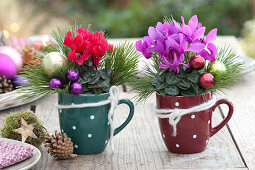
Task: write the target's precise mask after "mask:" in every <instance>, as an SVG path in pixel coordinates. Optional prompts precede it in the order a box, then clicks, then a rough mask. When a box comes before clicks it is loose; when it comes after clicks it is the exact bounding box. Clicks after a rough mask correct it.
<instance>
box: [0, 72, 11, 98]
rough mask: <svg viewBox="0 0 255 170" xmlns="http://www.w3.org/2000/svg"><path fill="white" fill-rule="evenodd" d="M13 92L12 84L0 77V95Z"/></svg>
mask: <svg viewBox="0 0 255 170" xmlns="http://www.w3.org/2000/svg"><path fill="white" fill-rule="evenodd" d="M10 91H13V83H12V81H11V80H7V79H6V78H5V77H1V76H0V94H2V93H7V92H10Z"/></svg>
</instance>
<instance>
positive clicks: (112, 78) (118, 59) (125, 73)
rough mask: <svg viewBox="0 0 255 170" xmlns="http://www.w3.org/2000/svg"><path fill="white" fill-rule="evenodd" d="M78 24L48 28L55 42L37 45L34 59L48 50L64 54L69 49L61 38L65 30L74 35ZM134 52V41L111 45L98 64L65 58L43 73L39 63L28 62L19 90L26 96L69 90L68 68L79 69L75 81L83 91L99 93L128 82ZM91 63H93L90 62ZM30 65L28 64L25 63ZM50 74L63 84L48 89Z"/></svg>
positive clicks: (133, 66)
mask: <svg viewBox="0 0 255 170" xmlns="http://www.w3.org/2000/svg"><path fill="white" fill-rule="evenodd" d="M79 27H80V26H77V25H75V26H66V28H65V29H63V30H62V29H60V28H57V31H53V32H52V36H53V38H54V39H55V41H56V42H54V41H50V42H48V43H47V46H43V47H42V48H41V49H40V53H39V55H38V56H36V57H37V58H38V60H40V61H42V60H43V57H44V56H45V55H46V54H48V53H50V52H61V53H63V54H64V55H65V56H66V57H67V56H68V53H69V52H70V51H71V49H70V48H69V47H68V46H66V45H63V43H64V38H65V36H66V34H67V32H68V31H69V30H71V32H72V33H73V36H77V33H76V31H77V30H78V28H79ZM139 56H140V54H138V52H137V51H136V50H135V46H134V44H131V43H127V42H126V43H124V44H119V45H117V46H116V47H114V50H113V51H108V52H106V53H105V55H104V56H103V58H102V60H101V62H100V64H99V68H96V67H95V66H94V65H91V62H90V61H89V60H88V61H86V62H84V64H83V65H78V64H77V63H75V62H73V61H72V60H69V59H68V60H67V62H68V66H67V67H64V68H62V69H61V70H58V71H56V72H55V73H54V75H52V76H50V75H47V74H46V73H45V72H44V70H43V67H42V66H41V65H39V64H33V66H32V67H31V65H32V63H31V65H28V66H27V67H25V68H24V69H23V72H22V74H24V75H25V77H27V78H28V80H29V84H28V85H25V86H23V87H21V88H20V89H19V91H20V92H21V93H27V96H26V98H31V97H35V96H38V95H42V94H50V93H60V92H62V93H69V92H70V85H71V82H69V81H68V80H67V77H66V75H67V72H68V71H69V70H71V69H76V70H78V71H79V75H80V79H79V82H80V83H81V84H82V86H83V88H84V89H83V93H93V94H100V93H104V92H108V91H109V88H110V87H111V86H113V85H121V84H124V83H127V82H130V81H131V80H132V79H133V78H134V77H135V76H136V75H137V73H138V61H139ZM94 64H95V63H94ZM29 66H30V67H29ZM52 78H59V79H60V80H61V81H62V82H63V84H64V85H65V86H64V88H58V89H54V90H51V89H50V87H49V81H50V80H51V79H52Z"/></svg>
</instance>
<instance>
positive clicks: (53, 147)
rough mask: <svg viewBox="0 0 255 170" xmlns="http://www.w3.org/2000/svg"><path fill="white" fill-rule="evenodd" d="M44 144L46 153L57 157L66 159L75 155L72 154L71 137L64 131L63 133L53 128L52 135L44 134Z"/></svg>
mask: <svg viewBox="0 0 255 170" xmlns="http://www.w3.org/2000/svg"><path fill="white" fill-rule="evenodd" d="M44 146H45V147H46V148H48V153H49V154H50V155H51V156H53V157H55V158H58V159H68V158H74V157H76V156H77V155H76V154H73V142H72V141H71V139H70V138H69V137H68V136H67V135H66V134H65V133H64V134H63V135H62V134H61V133H60V132H57V131H56V130H55V136H54V135H51V136H50V135H49V134H47V135H46V140H45V142H44Z"/></svg>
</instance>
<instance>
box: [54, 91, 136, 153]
mask: <svg viewBox="0 0 255 170" xmlns="http://www.w3.org/2000/svg"><path fill="white" fill-rule="evenodd" d="M108 97H109V93H104V94H100V95H83V94H81V95H72V94H67V93H59V94H58V104H59V105H71V104H72V103H73V104H84V103H98V102H101V101H105V100H107V99H108ZM122 103H123V104H127V105H128V106H129V108H130V112H129V115H128V117H127V119H126V120H125V122H124V123H123V124H122V125H120V126H119V127H118V128H116V129H114V135H116V134H118V133H119V132H120V131H121V130H122V129H124V128H125V127H126V126H127V124H128V123H129V122H130V120H131V119H132V117H133V115H134V104H133V103H132V102H131V101H130V100H128V99H121V100H119V103H118V104H122ZM110 106H111V104H106V105H102V106H96V107H86V108H71V109H59V122H60V129H61V132H62V133H63V132H64V133H66V134H67V135H68V136H69V137H70V138H71V139H72V142H73V145H74V153H76V154H81V155H90V154H98V153H102V152H103V151H104V150H105V148H106V146H107V144H108V142H109V139H110V123H109V121H108V113H109V109H110Z"/></svg>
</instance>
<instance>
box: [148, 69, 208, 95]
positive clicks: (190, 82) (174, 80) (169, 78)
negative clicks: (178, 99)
mask: <svg viewBox="0 0 255 170" xmlns="http://www.w3.org/2000/svg"><path fill="white" fill-rule="evenodd" d="M200 75H201V73H200V72H199V71H196V70H194V71H192V72H190V73H189V72H188V71H187V70H186V67H183V68H181V69H180V73H179V74H176V73H174V72H169V71H168V70H162V71H160V72H159V73H158V74H157V75H156V76H155V78H153V79H152V81H151V84H152V87H151V89H153V90H155V91H157V92H158V93H159V94H161V95H162V96H166V95H168V96H177V95H179V96H194V95H197V94H202V93H204V92H205V89H203V88H201V87H200V86H199V84H198V82H199V76H200Z"/></svg>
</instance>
